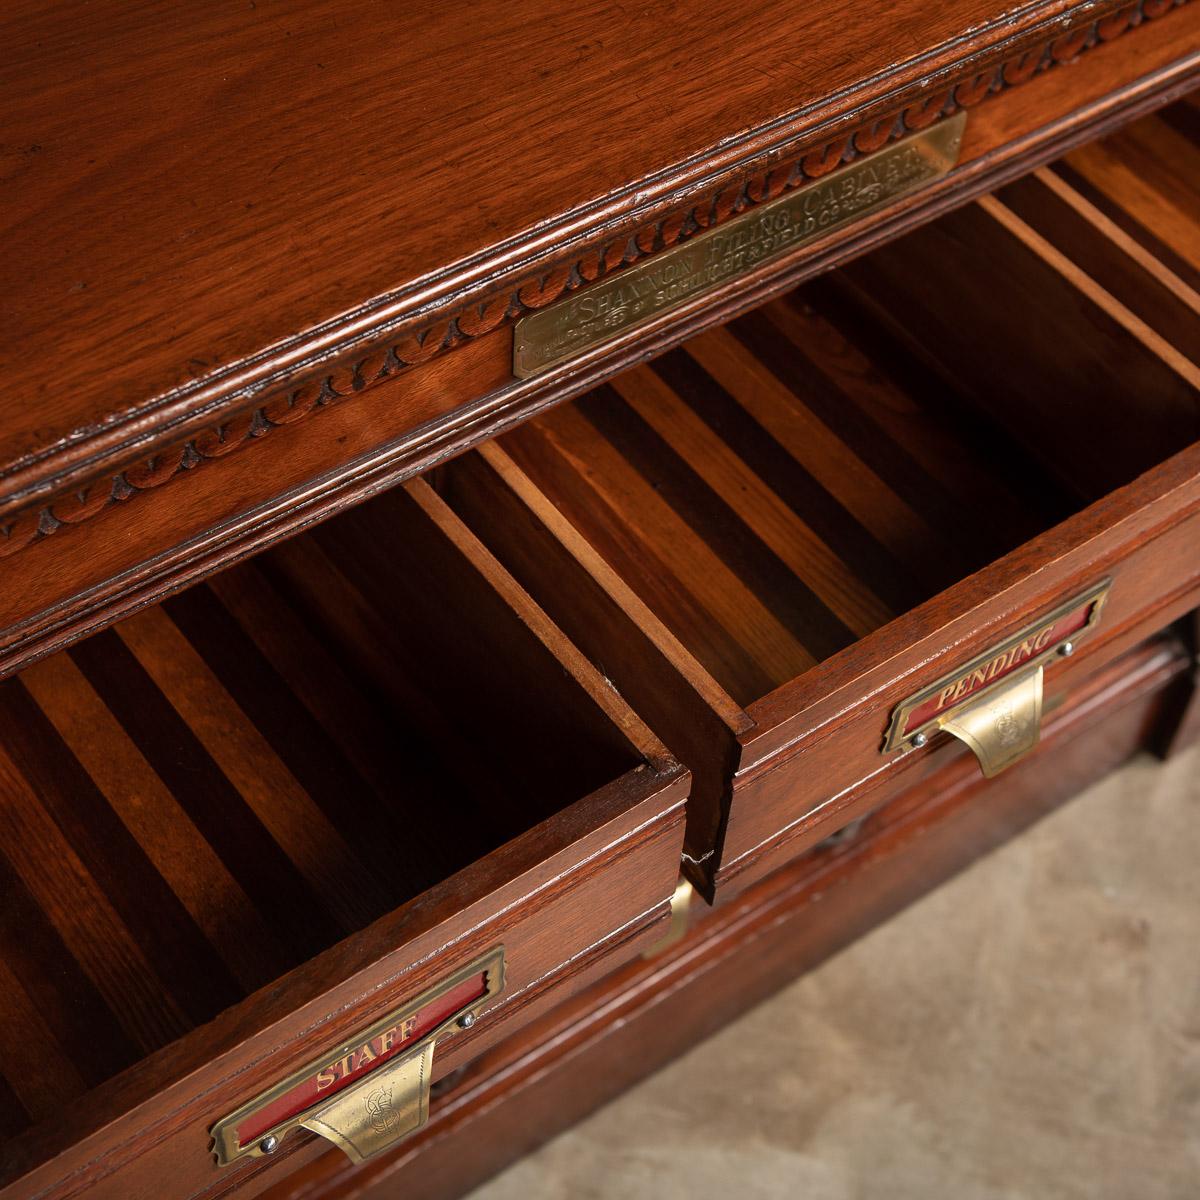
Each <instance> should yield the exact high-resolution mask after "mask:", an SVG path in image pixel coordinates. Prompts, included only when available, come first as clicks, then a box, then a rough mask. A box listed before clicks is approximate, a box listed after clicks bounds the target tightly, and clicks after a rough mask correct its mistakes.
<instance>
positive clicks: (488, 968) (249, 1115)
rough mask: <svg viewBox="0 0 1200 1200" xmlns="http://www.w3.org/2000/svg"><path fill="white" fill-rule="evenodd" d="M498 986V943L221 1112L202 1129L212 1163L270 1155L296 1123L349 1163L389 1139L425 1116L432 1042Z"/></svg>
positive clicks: (474, 1016) (465, 1020) (470, 1020)
mask: <svg viewBox="0 0 1200 1200" xmlns="http://www.w3.org/2000/svg"><path fill="white" fill-rule="evenodd" d="M503 990H504V947H503V946H497V947H495V948H494V949H492V950H490V951H488V953H487V954H485V955H483V956H481V957H480V958H477V959H475V960H474V961H473V962H470V963H468V964H467V965H466V966H465V967H463V968H462V969H461V970H459V971H456V972H455V973H454V974H453V975H451V976H449V977H448V978H447V979H444V980H442V981H441V982H440V983H438V984H437V985H436V986H434V987H432V988H429V989H428V990H427V991H425V992H422V993H421V994H420V995H419V996H417V997H415V998H414V999H413V1000H410V1001H409V1002H408V1003H406V1004H404V1005H403V1006H402V1007H400V1008H397V1009H395V1010H394V1011H392V1012H389V1013H388V1014H387V1016H386V1017H383V1018H381V1019H380V1020H378V1021H376V1022H374V1024H372V1025H370V1026H369V1027H367V1028H365V1029H362V1030H360V1031H359V1032H358V1033H356V1034H355V1035H354V1036H353V1037H351V1038H349V1039H347V1040H346V1041H344V1042H343V1043H342V1044H341V1045H339V1046H336V1047H334V1048H333V1049H331V1050H328V1051H326V1052H325V1053H324V1054H322V1055H321V1056H320V1057H319V1058H315V1059H313V1060H312V1061H311V1062H308V1063H306V1064H305V1065H304V1066H303V1067H301V1068H300V1069H299V1070H296V1071H293V1072H292V1073H291V1074H290V1075H288V1076H287V1078H286V1079H283V1080H281V1081H280V1082H279V1083H277V1084H276V1085H275V1086H273V1087H271V1088H268V1089H267V1090H266V1091H264V1092H261V1093H260V1094H259V1095H257V1096H255V1097H254V1099H253V1100H249V1101H247V1102H246V1103H245V1104H243V1105H241V1107H239V1108H237V1109H235V1110H234V1111H233V1112H231V1113H230V1114H229V1115H228V1116H226V1117H223V1118H222V1119H221V1120H220V1121H218V1122H217V1123H216V1124H215V1125H214V1126H213V1127H212V1129H211V1130H210V1133H211V1135H212V1139H213V1153H214V1155H215V1156H216V1160H217V1163H218V1165H219V1166H229V1165H230V1164H232V1163H235V1162H239V1161H240V1160H241V1159H243V1158H259V1157H262V1156H263V1155H268V1154H274V1153H275V1152H276V1151H277V1150H278V1149H279V1147H280V1144H281V1143H282V1142H283V1139H284V1138H285V1137H286V1136H287V1135H288V1134H289V1133H291V1131H292V1130H293V1129H300V1128H303V1129H308V1130H311V1131H312V1132H313V1133H317V1134H320V1136H321V1137H323V1138H326V1139H328V1140H329V1141H330V1142H332V1143H333V1144H334V1145H335V1146H337V1147H339V1148H340V1149H341V1150H343V1151H345V1153H346V1154H347V1156H348V1157H349V1158H350V1160H351V1161H352V1162H356V1163H358V1162H362V1161H364V1160H365V1159H367V1158H370V1157H371V1156H372V1155H374V1154H378V1153H379V1152H380V1151H381V1150H385V1149H386V1148H387V1147H389V1146H392V1145H394V1144H395V1143H396V1142H398V1141H399V1140H400V1139H401V1138H403V1137H404V1136H405V1135H407V1134H409V1133H412V1132H414V1131H415V1130H417V1129H420V1128H421V1126H422V1125H424V1124H425V1122H426V1121H427V1120H428V1118H429V1087H430V1083H431V1080H432V1073H433V1052H434V1049H435V1047H436V1046H437V1045H438V1044H439V1043H443V1042H445V1041H446V1040H447V1039H448V1038H451V1037H453V1036H455V1035H456V1034H458V1033H460V1032H461V1031H463V1030H466V1029H470V1028H471V1027H472V1026H473V1025H474V1024H475V1023H476V1021H477V1020H478V1019H479V1017H480V1015H481V1013H482V1011H483V1010H484V1009H485V1008H486V1007H487V1006H488V1004H489V1003H490V1002H491V1001H492V1000H493V999H494V998H495V997H496V996H498V995H499V994H500V993H501V992H502V991H503Z"/></svg>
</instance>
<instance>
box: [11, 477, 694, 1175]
mask: <svg viewBox="0 0 1200 1200" xmlns="http://www.w3.org/2000/svg"><path fill="white" fill-rule="evenodd" d="M0 721H2V723H3V730H4V732H3V736H2V737H0V821H2V825H0V828H2V831H3V836H2V837H0V898H2V903H0V977H2V979H3V987H0V1064H2V1070H0V1113H2V1114H3V1118H4V1121H3V1124H4V1130H5V1134H6V1136H7V1135H11V1134H13V1133H15V1132H18V1131H20V1130H21V1129H22V1128H24V1127H26V1126H28V1125H30V1124H31V1123H35V1122H37V1121H39V1120H49V1121H53V1120H54V1119H56V1118H57V1116H58V1114H60V1112H61V1111H62V1108H63V1106H64V1104H66V1103H67V1102H68V1101H70V1100H71V1098H72V1097H76V1096H79V1095H81V1094H82V1093H84V1092H86V1091H88V1089H90V1088H93V1087H95V1086H96V1085H98V1084H100V1083H102V1082H103V1081H105V1080H107V1079H109V1078H110V1077H112V1076H114V1075H116V1074H117V1073H118V1072H120V1071H122V1070H123V1069H124V1068H127V1067H129V1066H131V1065H132V1064H134V1063H137V1062H139V1061H140V1060H142V1059H144V1058H146V1057H147V1056H150V1055H153V1054H154V1052H155V1051H158V1050H160V1049H162V1048H163V1047H166V1046H167V1045H168V1044H170V1043H174V1042H176V1041H177V1040H178V1039H180V1038H182V1037H184V1035H185V1034H187V1033H188V1031H189V1030H192V1029H195V1028H196V1027H198V1026H201V1025H203V1024H204V1023H205V1022H208V1021H211V1020H212V1019H213V1018H214V1017H215V1016H217V1014H219V1013H222V1012H223V1011H224V1010H226V1009H230V1008H231V1007H232V1006H235V1005H237V1004H238V1002H239V1001H241V1000H242V999H243V998H244V997H247V996H249V995H250V994H251V993H261V992H262V990H263V989H268V988H269V989H270V992H269V994H267V999H268V1001H269V1002H270V1003H271V1004H273V1005H275V1006H276V1008H275V1011H278V1006H279V1005H281V1004H282V1003H283V1002H282V1001H281V1000H280V997H281V995H286V994H287V989H288V988H289V987H292V984H291V983H289V982H288V981H287V978H286V977H287V976H288V972H290V971H292V970H293V969H294V968H297V967H299V966H300V965H301V964H303V963H306V962H307V961H308V960H310V959H313V958H314V956H317V955H319V954H320V953H321V952H322V951H325V950H327V949H329V948H330V947H333V946H334V945H335V944H338V943H340V942H341V941H342V940H343V939H345V938H347V936H348V935H352V934H354V933H355V932H356V931H360V930H364V929H366V928H367V927H368V926H370V925H371V923H372V922H374V921H375V920H376V919H377V918H379V917H381V916H382V915H383V914H385V913H390V912H392V911H393V910H398V909H402V908H403V906H404V905H405V904H406V903H407V902H409V901H412V900H414V898H417V897H421V896H422V895H424V894H426V893H427V892H428V890H429V889H431V888H433V887H434V886H435V885H438V884H440V883H442V882H443V881H446V880H448V879H450V878H451V877H452V876H454V877H456V878H459V879H460V884H459V886H458V892H457V893H456V894H461V895H462V896H463V897H464V901H463V902H464V903H465V900H466V899H469V898H471V896H472V894H473V889H472V887H471V886H469V885H468V884H467V883H463V882H461V879H462V877H461V876H456V873H459V872H462V871H463V869H464V868H467V867H468V866H470V865H471V864H474V863H476V861H477V860H486V859H487V857H488V856H489V854H491V853H492V852H493V851H496V850H497V849H498V848H500V847H504V846H506V845H507V844H510V843H512V842H513V840H514V839H516V838H518V837H519V836H521V835H524V834H526V833H527V831H530V830H536V829H538V828H540V825H539V823H541V822H544V821H547V820H549V819H550V818H551V817H552V816H553V815H555V814H558V813H560V812H566V811H569V810H572V806H573V805H576V806H578V805H581V804H583V803H584V799H583V798H586V797H588V796H589V795H592V794H594V793H597V792H601V791H603V790H604V789H609V790H612V789H613V787H614V786H615V784H616V783H617V781H621V780H627V778H628V777H629V776H630V775H631V773H634V772H637V771H638V769H639V768H641V771H642V774H641V775H640V776H639V778H646V777H648V776H649V775H651V774H653V773H654V772H653V771H650V770H647V769H646V765H647V763H648V762H651V763H652V765H653V768H654V771H658V770H660V769H661V770H662V771H664V772H666V773H669V772H670V770H671V767H670V763H669V760H668V759H667V758H666V757H665V752H663V751H662V748H661V746H660V745H659V744H658V743H657V742H655V740H654V739H653V737H651V736H650V735H649V734H648V732H647V731H646V729H645V727H644V726H643V725H642V724H641V723H640V721H639V720H638V719H637V718H636V717H634V716H633V714H632V713H631V712H629V710H628V709H627V708H625V707H624V705H623V704H622V703H621V701H620V700H619V699H618V698H617V697H616V695H615V694H614V693H613V692H612V690H611V688H609V687H607V686H606V685H604V684H603V682H602V681H601V680H600V679H599V677H598V676H597V675H596V673H595V671H594V670H593V668H591V667H590V665H589V664H587V663H586V661H585V660H584V659H583V658H582V656H581V655H580V654H579V653H578V652H577V651H574V649H573V648H572V647H570V646H569V644H568V643H567V642H566V640H565V639H564V638H563V637H562V635H561V633H559V632H558V631H557V630H556V629H555V628H554V627H553V625H552V623H551V622H549V621H548V620H547V619H546V618H545V615H544V614H542V613H540V612H539V611H538V610H537V609H536V606H535V605H533V604H532V602H530V601H529V598H528V597H527V596H526V595H525V594H524V593H523V592H522V591H521V589H520V588H519V587H517V585H516V584H515V583H514V582H513V581H512V580H511V579H510V578H508V577H507V576H506V575H505V573H504V572H503V571H502V570H501V569H500V568H499V567H498V565H497V564H495V562H494V560H492V559H491V558H490V556H489V555H487V554H486V552H485V551H484V550H483V548H482V547H480V546H479V545H478V543H476V542H475V541H474V539H473V538H471V537H470V535H469V534H468V533H467V532H466V531H465V530H464V529H462V527H461V525H460V524H459V523H458V522H457V521H456V520H455V518H453V516H452V515H451V514H450V513H449V512H448V511H446V510H445V507H444V505H443V504H442V503H441V502H440V501H439V500H438V498H437V497H436V496H435V495H434V494H433V493H432V492H431V491H430V490H429V488H428V487H427V485H425V484H424V483H423V482H421V481H419V480H418V481H415V482H414V483H412V484H410V485H408V486H407V487H405V488H400V489H396V490H394V491H392V492H390V493H387V494H385V495H382V496H380V497H378V498H377V499H375V500H374V501H373V502H370V503H367V504H365V505H363V506H361V507H359V508H356V509H354V510H352V511H350V512H347V513H345V514H344V515H343V516H341V517H340V518H338V519H335V520H333V521H331V522H328V523H326V524H324V525H322V526H320V527H319V528H317V529H315V530H314V531H312V532H311V533H309V534H306V535H304V536H301V537H298V538H296V539H294V540H292V541H289V542H287V543H284V544H281V545H279V546H278V547H276V548H275V549H274V550H272V551H270V552H268V553H266V554H264V555H262V556H260V557H258V558H256V559H254V560H253V561H250V562H247V563H244V564H242V565H240V566H237V567H235V568H233V569H231V570H229V571H227V572H226V573H224V574H222V575H220V576H218V577H217V578H215V579H213V580H212V581H210V582H208V583H205V584H203V585H200V586H197V587H195V588H193V589H191V590H189V591H186V592H183V593H182V594H179V595H177V596H175V597H173V598H171V599H168V600H167V601H166V602H165V603H163V604H161V605H159V606H157V607H154V608H149V609H146V610H144V611H143V612H141V613H139V614H137V615H135V616H133V617H131V618H129V619H128V620H126V621H125V622H123V623H121V624H119V625H117V626H116V627H114V628H112V629H110V630H107V631H105V632H103V633H100V634H98V635H96V636H94V637H92V638H90V639H88V640H86V641H84V642H82V643H80V644H78V645H76V646H74V647H72V648H71V649H69V650H67V651H64V652H62V653H60V654H58V655H55V656H53V657H51V658H48V659H46V660H44V661H42V662H40V663H37V664H35V665H33V666H31V667H29V668H28V669H27V670H25V671H24V672H23V673H22V674H20V675H19V676H17V677H15V678H13V679H10V680H8V681H5V682H3V683H0ZM627 790H628V791H629V792H630V794H631V795H632V796H635V797H636V796H637V795H641V796H643V797H644V796H645V795H647V794H649V792H650V790H651V789H650V788H648V787H642V788H641V789H640V791H639V790H638V789H637V788H628V789H627ZM632 802H633V801H632V800H631V801H630V803H632ZM589 819H591V814H590V810H588V811H586V812H581V813H580V814H579V815H578V816H577V817H575V818H574V819H573V820H574V833H573V834H572V833H570V832H569V833H568V834H567V835H566V836H568V837H570V836H579V834H580V833H581V832H582V831H584V830H586V828H587V825H588V821H589ZM547 853H549V849H548V850H547ZM665 861H666V869H665V870H664V877H663V880H662V883H663V889H664V890H663V898H664V903H665V897H666V896H667V895H669V891H670V887H671V884H672V881H673V877H674V864H675V863H676V862H677V851H675V852H674V853H670V854H668V855H667V856H666V860H665ZM504 869H505V868H502V867H496V868H493V869H490V873H489V878H490V886H491V887H493V888H494V887H498V886H499V885H500V883H501V882H503V879H504V875H503V870H504ZM474 890H475V891H477V890H479V889H474ZM399 928H400V930H401V931H403V929H404V925H403V923H401V924H400V926H399ZM451 965H452V966H453V965H454V964H451ZM339 969H341V968H339V966H338V965H337V964H334V965H332V966H330V967H329V968H328V973H327V974H326V975H325V976H324V978H322V979H318V980H317V981H316V982H317V983H318V984H322V985H325V984H328V983H329V981H330V979H332V978H334V977H336V972H337V971H338V970H339ZM304 986H307V987H311V986H313V981H312V980H309V981H308V982H307V984H305V985H304ZM295 996H296V1002H297V1003H299V1001H300V1000H301V999H303V996H304V993H303V988H302V987H301V985H299V984H297V985H296V986H295ZM245 1036H246V1030H245V1029H244V1028H243V1029H242V1030H241V1032H240V1034H239V1035H238V1038H239V1040H241V1039H242V1038H244V1037H245ZM318 1048H319V1047H318ZM207 1053H208V1054H209V1055H211V1054H212V1047H211V1046H210V1047H209V1050H208V1051H207ZM180 1061H181V1062H184V1063H186V1061H187V1059H186V1055H183V1056H182V1057H181V1058H180ZM277 1069H278V1068H277ZM196 1149H198V1150H199V1151H203V1150H204V1143H203V1140H200V1141H198V1142H197V1145H196Z"/></svg>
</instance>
